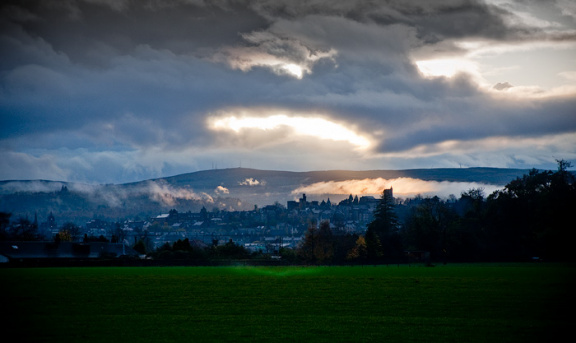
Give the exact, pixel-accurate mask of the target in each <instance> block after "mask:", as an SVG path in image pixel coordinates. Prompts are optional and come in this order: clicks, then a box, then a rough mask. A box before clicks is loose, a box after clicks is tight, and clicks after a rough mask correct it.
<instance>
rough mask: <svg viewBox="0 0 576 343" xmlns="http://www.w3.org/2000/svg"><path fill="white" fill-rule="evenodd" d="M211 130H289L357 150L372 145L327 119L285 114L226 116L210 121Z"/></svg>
mask: <svg viewBox="0 0 576 343" xmlns="http://www.w3.org/2000/svg"><path fill="white" fill-rule="evenodd" d="M209 126H210V127H211V128H212V129H213V130H230V131H233V132H235V133H240V132H241V131H242V130H243V129H259V130H264V131H269V130H275V129H280V128H290V129H292V130H293V132H294V133H295V134H297V135H301V136H311V137H316V138H319V139H326V140H332V141H346V142H348V143H350V144H352V145H353V146H355V147H356V148H358V149H367V148H369V147H370V146H371V145H372V144H371V142H370V139H369V138H368V137H367V135H366V134H359V133H356V132H354V131H353V130H351V129H349V128H347V127H345V126H344V125H342V124H338V123H335V122H333V121H330V120H328V119H324V118H320V117H314V116H312V117H304V116H288V115H285V114H275V115H269V116H267V117H255V116H241V117H237V116H235V115H228V116H224V117H219V118H213V119H211V120H210V123H209Z"/></svg>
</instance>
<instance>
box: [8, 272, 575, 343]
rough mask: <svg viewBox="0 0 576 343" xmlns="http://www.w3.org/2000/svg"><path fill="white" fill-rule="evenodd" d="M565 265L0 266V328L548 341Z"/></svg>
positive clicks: (104, 336)
mask: <svg viewBox="0 0 576 343" xmlns="http://www.w3.org/2000/svg"><path fill="white" fill-rule="evenodd" d="M575 271H576V267H574V266H567V265H554V264H526V265H446V266H437V267H420V266H418V267H415V266H407V265H401V266H377V267H374V266H370V267H368V266H365V267H358V266H357V267H118V268H97V267H90V268H37V269H33V268H19V269H10V268H5V269H0V281H1V286H0V287H1V289H0V290H1V292H2V293H1V300H2V312H3V317H4V319H3V321H2V331H3V332H2V334H3V336H4V337H9V336H8V335H12V334H13V335H15V337H17V339H16V340H13V341H19V342H22V341H34V342H179V341H182V342H214V341H220V342H239V341H249V342H270V341H292V342H335V341H342V342H362V341H372V342H390V341H393V342H548V341H552V340H553V338H557V337H559V336H561V334H562V333H564V332H566V331H567V330H569V329H570V327H571V325H572V324H573V318H574V315H573V314H572V313H573V312H574V305H575V304H576V302H575V296H574V292H575V290H576V288H575V286H576V280H575V275H576V274H575Z"/></svg>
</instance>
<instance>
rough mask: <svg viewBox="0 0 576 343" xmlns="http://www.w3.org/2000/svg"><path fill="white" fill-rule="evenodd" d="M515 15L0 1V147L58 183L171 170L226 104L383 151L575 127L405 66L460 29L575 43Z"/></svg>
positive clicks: (448, 8)
mask: <svg viewBox="0 0 576 343" xmlns="http://www.w3.org/2000/svg"><path fill="white" fill-rule="evenodd" d="M513 9H514V8H513V6H512V5H510V6H509V7H506V6H495V5H491V4H486V3H484V2H480V1H464V0H462V1H457V0H451V1H448V0H446V1H430V2H427V1H400V0H398V1H376V2H375V1H288V0H287V1H276V0H268V1H266V0H258V1H248V0H246V1H240V0H238V1H234V0H231V1H200V0H198V1H194V0H172V1H112V0H110V1H107V0H83V1H82V0H78V1H74V0H70V1H25V2H22V1H12V2H4V3H3V4H2V6H1V8H0V51H2V52H1V54H2V56H1V57H2V58H0V115H1V117H0V123H1V128H0V154H3V155H4V156H7V158H9V160H10V161H13V164H14V165H16V164H18V163H20V164H21V165H22V166H26V168H27V169H34V170H36V169H38V170H40V169H41V168H31V167H30V166H32V165H35V164H38V163H46V161H48V160H50V161H51V163H50V166H51V167H50V170H51V171H52V175H61V177H63V178H74V179H82V178H87V177H89V178H91V179H93V180H108V179H110V180H127V179H131V178H132V179H133V178H135V177H146V176H147V175H148V176H149V175H152V174H153V175H154V176H158V175H157V174H158V173H160V174H161V173H163V172H171V173H175V172H178V171H181V169H178V168H180V167H179V166H180V164H179V163H182V162H180V161H181V160H182V158H181V156H177V155H173V156H172V155H171V156H170V157H166V156H167V155H169V154H170V153H177V152H184V151H186V152H187V151H189V150H190V149H201V148H202V149H208V150H205V151H208V152H209V151H211V150H209V149H218V146H217V145H218V144H219V142H220V141H221V140H220V139H219V138H217V137H215V133H214V132H212V131H210V130H208V129H207V127H206V119H207V117H209V116H211V115H213V114H214V113H222V111H226V110H229V111H231V112H234V110H235V109H236V108H244V109H251V108H254V109H261V108H282V109H287V110H290V111H293V112H294V113H310V112H313V113H315V112H318V113H322V114H326V115H327V116H330V117H331V118H334V119H335V120H339V121H340V122H344V123H349V124H350V125H354V126H355V127H356V128H358V129H359V130H360V131H361V132H363V133H366V134H369V135H371V136H373V138H375V139H376V140H377V142H376V152H380V153H395V152H402V151H408V150H410V149H412V148H414V147H417V146H420V145H425V144H436V143H441V142H443V141H447V140H463V141H465V140H476V139H483V138H490V137H494V136H498V137H499V136H512V137H514V136H520V137H526V136H538V135H550V134H556V133H569V132H573V131H575V130H576V122H575V120H574V119H573V116H572V115H571V108H575V107H576V106H575V105H576V104H575V100H574V98H570V97H557V98H544V99H539V100H527V101H525V102H522V101H512V100H509V99H500V98H494V97H492V96H491V95H487V94H486V93H485V92H483V91H482V90H480V89H479V87H478V85H477V83H475V81H474V80H473V79H472V78H471V76H466V75H460V76H457V77H454V78H451V79H447V78H436V79H428V78H424V77H423V76H422V74H421V73H420V72H419V71H418V68H417V67H416V65H415V64H414V61H413V57H412V54H414V53H415V51H416V50H418V49H420V50H419V51H424V52H427V51H433V52H434V53H435V54H447V55H450V54H457V53H463V52H465V48H463V47H462V46H459V45H458V44H456V40H458V39H461V38H469V39H471V40H484V41H491V42H502V43H506V42H513V43H515V42H521V41H527V40H528V39H530V37H540V38H539V39H541V40H546V41H551V40H555V41H558V42H560V41H562V42H564V41H568V42H572V41H574V31H566V32H560V31H556V32H549V31H546V30H543V29H542V28H540V27H536V26H530V25H527V24H526V23H524V22H521V21H518V20H516V14H515V12H514V11H513ZM558 11H559V9H557V12H558ZM567 17H569V16H567ZM569 18H571V17H569ZM566 20H569V19H566ZM289 64H297V65H298V66H300V67H301V70H300V71H301V74H302V75H300V76H301V79H297V78H295V77H294V76H295V75H296V76H297V74H294V75H291V74H290V70H289V69H286V68H285V67H286V66H287V65H289ZM297 72H298V70H296V73H297ZM505 81H506V80H502V81H501V82H505ZM255 112H258V111H256V110H255ZM259 115H261V113H260V112H259ZM264 136H266V137H270V136H271V135H264ZM272 136H273V135H272ZM267 139H268V138H267ZM251 142H252V143H253V144H255V146H256V147H258V144H256V143H258V142H255V140H251ZM240 148H241V147H240ZM208 152H207V154H208ZM226 153H229V154H231V155H234V152H230V151H228V150H227V151H226ZM152 155H153V156H152ZM163 158H165V159H163ZM64 160H65V161H66V162H62V161H64ZM191 160H193V158H191ZM18 161H20V162H18ZM140 161H145V162H140ZM195 163H196V162H194V161H190V162H189V163H188V164H186V163H182V165H181V166H182V168H184V169H185V168H188V169H190V168H192V167H196V165H195ZM158 164H159V165H160V166H155V167H150V166H151V165H158ZM103 166H108V167H103ZM259 167H265V166H259ZM100 168H104V169H107V170H108V172H109V175H107V176H106V175H104V172H102V173H101V174H98V173H99V171H98V169H100ZM305 168H306V167H305ZM17 169H18V167H17V166H12V167H11V168H10V170H8V168H4V172H5V173H4V174H1V175H13V174H16V173H17V172H16V171H15V170H17ZM150 170H152V171H150ZM158 170H160V172H158ZM34 175H36V174H34ZM83 175H84V176H83Z"/></svg>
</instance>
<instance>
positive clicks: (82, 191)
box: [0, 168, 528, 222]
mask: <svg viewBox="0 0 576 343" xmlns="http://www.w3.org/2000/svg"><path fill="white" fill-rule="evenodd" d="M526 173H528V170H526V169H505V168H462V169H459V168H443V169H408V170H369V171H350V170H326V171H309V172H289V171H274V170H259V169H248V168H230V169H214V170H204V171H198V172H193V173H186V174H181V175H175V176H171V177H165V178H158V179H151V180H144V181H139V182H133V183H126V184H118V185H112V184H108V185H88V184H82V183H73V182H61V181H47V180H9V181H0V211H2V212H10V213H13V215H14V216H15V217H17V216H28V218H33V217H34V215H35V214H36V215H37V216H38V218H39V220H44V219H43V218H45V217H47V215H48V214H49V213H50V212H53V213H54V214H55V215H57V216H59V217H60V218H63V219H64V220H73V221H76V222H82V221H85V220H88V219H91V218H94V217H103V218H112V219H119V218H126V217H129V218H132V217H134V216H139V217H141V218H146V217H147V216H150V215H157V214H160V213H163V212H167V211H168V210H169V209H171V208H175V209H177V210H178V211H192V212H197V211H199V210H200V209H201V208H202V207H203V206H204V207H206V208H207V209H209V210H211V209H212V208H214V207H217V208H220V209H227V210H249V209H253V208H254V205H258V206H260V207H261V206H264V205H267V204H273V203H274V202H279V203H280V204H282V205H286V201H287V200H292V199H296V198H298V197H299V196H301V194H300V191H302V192H306V193H307V194H308V197H309V199H310V200H314V199H315V198H317V199H325V198H330V199H331V200H332V202H335V201H339V200H341V199H342V198H344V197H347V196H348V193H347V191H348V190H350V189H353V190H355V191H354V195H356V194H357V195H359V196H361V195H373V196H377V195H378V194H380V193H381V191H382V189H383V188H384V187H389V185H394V189H395V194H398V193H397V192H398V191H402V188H406V187H407V186H406V185H407V184H410V185H411V187H412V188H411V190H410V191H411V192H412V193H414V192H420V193H422V194H429V193H433V192H434V189H440V188H442V189H444V190H446V189H449V190H454V191H453V193H454V194H455V195H457V196H458V195H459V189H461V188H462V187H463V188H464V189H461V190H466V189H469V188H471V187H474V186H477V185H479V186H484V185H485V186H487V188H494V187H502V186H504V185H506V184H507V183H509V182H510V181H512V180H514V179H515V178H517V177H520V176H522V175H524V174H526ZM361 180H365V181H366V180H367V184H369V186H362V187H360V188H358V186H359V185H360V181H361ZM389 180H400V181H397V182H396V183H394V184H392V183H390V182H388V181H389ZM414 180H416V181H418V182H414ZM375 181H378V182H375ZM401 181H402V182H401ZM427 182H428V183H427ZM430 182H431V183H430ZM351 184H353V185H354V186H355V188H354V187H352V188H351V187H349V186H350V185H351ZM430 184H432V185H433V186H434V187H436V188H434V187H432V188H430V187H428V188H426V187H425V188H422V185H430ZM439 185H440V186H439ZM448 186H450V187H452V186H454V187H452V188H447V187H448ZM370 187H372V188H370ZM418 187H420V189H422V190H421V191H419V190H418V189H419V188H418ZM458 187H460V188H458ZM430 189H431V190H430ZM356 190H358V191H356ZM370 190H372V191H370ZM350 193H352V191H350Z"/></svg>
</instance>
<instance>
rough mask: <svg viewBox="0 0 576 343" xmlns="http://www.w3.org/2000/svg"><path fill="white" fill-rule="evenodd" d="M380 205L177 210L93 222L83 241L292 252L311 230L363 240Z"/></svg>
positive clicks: (355, 201)
mask: <svg viewBox="0 0 576 343" xmlns="http://www.w3.org/2000/svg"><path fill="white" fill-rule="evenodd" d="M378 202H379V200H378V199H376V198H374V197H371V196H363V197H360V198H358V196H356V197H353V196H352V195H350V196H349V197H348V198H347V199H345V200H343V201H340V202H339V203H338V204H333V203H331V202H330V199H327V200H326V201H324V200H323V201H321V202H319V201H308V200H307V198H306V195H305V194H303V195H302V197H301V198H300V199H299V200H298V201H288V203H287V206H283V205H282V204H279V203H275V204H273V205H268V206H264V207H262V208H257V207H256V206H255V208H254V209H253V210H251V211H223V210H217V209H214V210H212V211H208V210H206V209H205V208H202V210H201V211H199V212H190V211H188V212H179V211H177V210H176V209H173V210H170V211H169V212H168V213H164V214H160V215H157V216H154V217H151V218H147V219H145V220H128V221H125V222H123V223H110V222H107V221H104V220H98V219H94V220H91V221H89V222H88V223H86V225H85V228H83V235H84V237H92V238H94V237H105V238H107V239H114V240H115V241H119V242H125V243H126V244H130V245H134V243H135V242H137V241H138V240H144V241H146V242H147V245H148V247H149V249H156V248H158V247H160V246H162V245H163V244H166V243H173V242H175V241H177V240H179V239H180V240H183V239H185V238H188V239H189V241H190V242H194V244H196V245H210V244H214V243H215V242H218V243H219V244H222V243H224V242H228V241H229V240H232V241H233V242H235V243H236V244H240V245H243V246H244V247H246V248H247V249H248V250H250V251H262V252H273V251H277V250H278V248H279V247H281V246H282V247H292V248H294V247H296V246H297V245H298V243H299V242H300V241H301V240H302V239H303V237H304V235H305V234H306V231H307V230H308V228H309V227H310V225H319V223H320V222H322V221H328V222H329V223H330V226H331V228H332V232H333V233H334V234H335V235H338V234H354V233H357V234H363V233H364V232H365V231H366V225H367V224H368V223H370V222H371V221H372V218H373V212H374V209H375V207H376V206H377V205H378Z"/></svg>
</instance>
